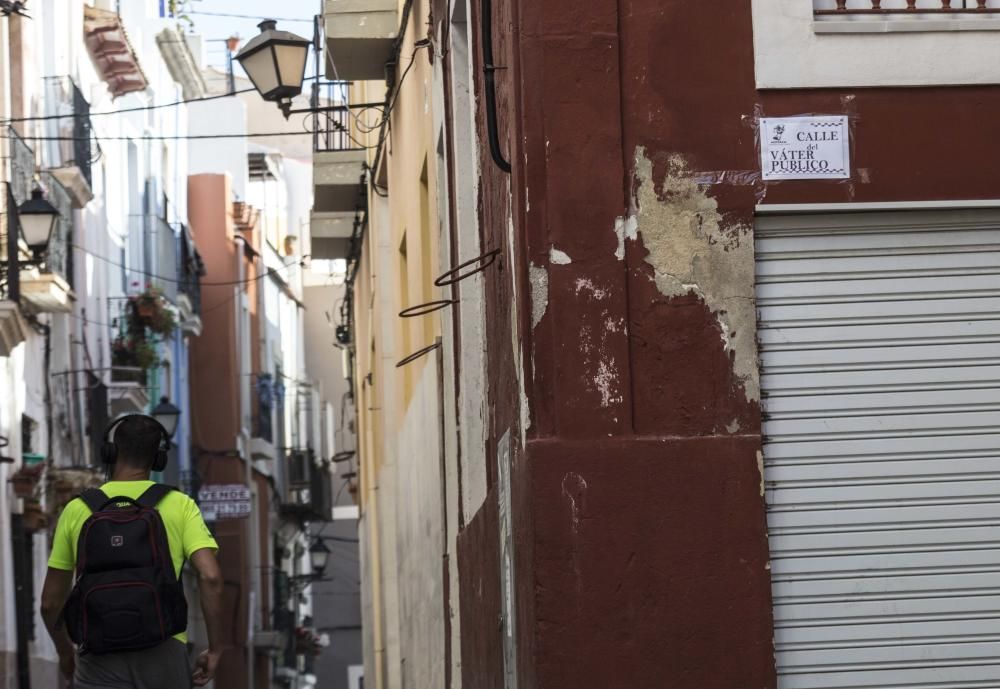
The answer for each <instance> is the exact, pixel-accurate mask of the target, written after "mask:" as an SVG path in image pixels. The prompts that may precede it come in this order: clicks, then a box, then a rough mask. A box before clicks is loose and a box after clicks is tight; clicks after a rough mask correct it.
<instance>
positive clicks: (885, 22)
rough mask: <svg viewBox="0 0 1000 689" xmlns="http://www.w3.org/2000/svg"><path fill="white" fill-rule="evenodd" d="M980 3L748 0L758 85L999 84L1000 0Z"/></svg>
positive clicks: (958, 0) (964, 0)
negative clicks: (931, 35)
mask: <svg viewBox="0 0 1000 689" xmlns="http://www.w3.org/2000/svg"><path fill="white" fill-rule="evenodd" d="M982 1H983V0H951V3H950V6H948V7H947V9H946V0H812V4H810V3H809V2H805V1H803V0H751V7H752V9H753V33H754V70H755V74H756V83H757V88H758V89H797V88H866V87H900V86H902V87H920V86H961V85H981V84H997V83H1000V41H997V40H996V36H995V35H994V34H993V31H996V30H1000V0H985V6H984V7H982V9H980V6H981V3H982ZM910 7H912V8H913V9H908V8H910ZM928 32H933V39H931V38H930V37H929V36H928V35H927V34H928ZM873 34H875V35H873ZM945 58H946V59H945Z"/></svg>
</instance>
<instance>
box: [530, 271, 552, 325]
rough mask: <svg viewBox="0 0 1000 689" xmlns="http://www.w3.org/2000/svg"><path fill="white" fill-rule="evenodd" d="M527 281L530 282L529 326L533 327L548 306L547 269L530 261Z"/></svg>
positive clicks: (543, 315) (542, 316) (539, 321)
mask: <svg viewBox="0 0 1000 689" xmlns="http://www.w3.org/2000/svg"><path fill="white" fill-rule="evenodd" d="M528 281H529V282H530V283H531V327H532V329H534V328H537V327H538V324H539V323H541V322H542V318H544V317H545V311H546V310H547V309H548V308H549V271H547V270H545V268H543V267H541V266H536V265H535V264H534V263H532V264H530V265H529V266H528Z"/></svg>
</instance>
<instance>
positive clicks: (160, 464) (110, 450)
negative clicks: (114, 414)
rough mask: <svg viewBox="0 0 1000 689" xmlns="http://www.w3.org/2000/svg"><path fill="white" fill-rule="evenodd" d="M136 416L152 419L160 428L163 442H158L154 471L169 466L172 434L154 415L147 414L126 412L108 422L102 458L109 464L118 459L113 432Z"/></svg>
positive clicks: (102, 446) (102, 447)
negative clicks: (168, 459)
mask: <svg viewBox="0 0 1000 689" xmlns="http://www.w3.org/2000/svg"><path fill="white" fill-rule="evenodd" d="M136 417H141V418H143V419H147V420H148V421H152V422H153V423H154V424H156V427H157V428H158V429H159V430H160V436H161V442H159V443H158V444H157V447H156V458H155V459H154V460H153V467H152V468H153V471H163V470H164V469H166V468H167V458H168V455H167V453H168V452H170V434H169V433H167V429H166V428H164V427H163V424H161V423H160V422H159V421H157V420H156V419H154V418H153V417H152V416H146V415H145V414H126V415H125V416H119V417H118V418H117V419H115V420H114V421H112V422H111V423H110V424H108V427H107V428H105V429H104V442H103V443H102V445H101V460H102V461H103V462H104V463H105V464H107V465H109V466H110V465H111V464H114V463H115V462H117V461H118V446H117V445H116V444H115V441H114V439H113V438H112V437H111V434H112V433H114V431H115V429H116V428H118V426H120V425H121V424H122V422H124V421H127V420H128V419H134V418H136Z"/></svg>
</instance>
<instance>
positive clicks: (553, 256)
mask: <svg viewBox="0 0 1000 689" xmlns="http://www.w3.org/2000/svg"><path fill="white" fill-rule="evenodd" d="M572 262H573V259H572V258H570V257H569V254H567V253H566V252H565V251H560V250H559V249H557V248H555V247H552V248H551V249H549V263H554V264H556V265H557V266H568V265H569V264H570V263H572Z"/></svg>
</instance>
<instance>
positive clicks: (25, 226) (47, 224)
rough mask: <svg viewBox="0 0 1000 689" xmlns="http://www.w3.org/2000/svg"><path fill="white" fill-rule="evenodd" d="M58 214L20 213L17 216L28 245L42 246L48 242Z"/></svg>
mask: <svg viewBox="0 0 1000 689" xmlns="http://www.w3.org/2000/svg"><path fill="white" fill-rule="evenodd" d="M57 217H58V216H53V215H47V214H45V213H39V214H34V213H30V214H29V213H22V214H21V215H19V216H18V221H19V222H20V223H21V232H22V234H24V241H26V242H27V243H28V246H30V247H44V246H45V245H46V244H48V243H49V236H50V235H51V234H52V228H53V226H54V225H55V221H56V219H57Z"/></svg>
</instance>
